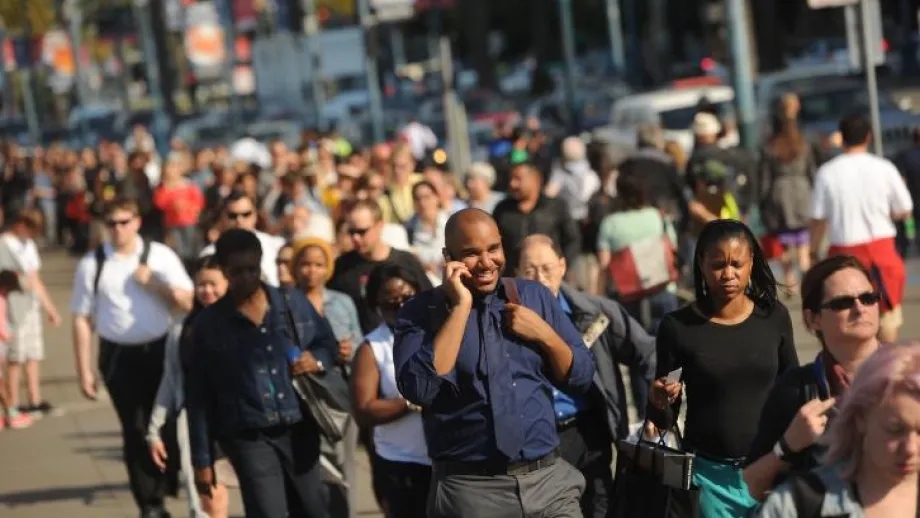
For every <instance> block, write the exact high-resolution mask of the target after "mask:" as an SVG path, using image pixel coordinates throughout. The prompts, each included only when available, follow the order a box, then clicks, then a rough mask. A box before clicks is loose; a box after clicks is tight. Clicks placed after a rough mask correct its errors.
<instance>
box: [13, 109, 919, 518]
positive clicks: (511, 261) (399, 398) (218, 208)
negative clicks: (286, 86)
mask: <svg viewBox="0 0 920 518" xmlns="http://www.w3.org/2000/svg"><path fill="white" fill-rule="evenodd" d="M798 109H799V107H798V100H797V99H796V98H795V97H794V96H787V97H784V98H783V99H782V100H781V102H780V103H779V104H778V105H777V107H776V113H775V121H774V122H775V123H774V133H773V135H772V136H771V137H769V138H768V139H767V140H766V141H765V143H764V145H763V146H762V149H761V150H760V152H759V154H758V155H757V156H756V157H754V156H751V155H750V154H748V153H746V152H744V151H741V150H739V149H737V148H733V147H729V146H726V145H725V144H724V139H722V138H721V137H722V133H723V127H724V125H723V124H722V122H721V121H720V120H719V118H718V116H717V115H716V114H715V113H713V112H712V111H711V110H710V109H709V108H708V107H707V106H701V107H700V110H699V112H698V113H697V115H696V116H695V118H694V121H693V126H692V128H691V129H692V130H693V132H694V134H695V137H696V145H695V147H694V150H693V152H692V153H691V154H690V156H683V154H682V153H681V150H680V148H679V147H675V146H674V145H673V144H672V143H668V142H665V141H664V139H663V137H662V135H663V132H662V130H661V128H659V127H657V126H655V125H644V126H642V127H641V128H640V129H639V130H638V132H637V147H638V150H637V151H636V152H635V153H633V154H631V155H630V156H628V157H626V159H625V160H623V161H621V162H620V163H613V162H612V161H611V160H610V159H609V156H608V155H607V154H606V153H604V150H603V148H602V147H599V146H595V145H589V144H586V143H585V142H583V141H582V140H580V139H579V138H577V137H570V138H566V139H564V140H562V141H561V142H558V143H548V142H547V141H546V139H545V138H544V137H543V136H542V135H540V134H539V131H538V130H535V129H534V127H530V128H529V129H528V130H527V131H523V130H515V129H509V128H505V127H502V128H499V130H497V131H496V145H494V146H493V150H495V151H494V153H493V156H491V157H490V160H489V161H488V162H480V163H475V164H473V165H472V166H471V167H470V168H469V170H468V171H453V170H452V169H451V166H450V163H448V162H446V161H444V160H443V153H429V152H428V151H431V150H430V149H428V148H427V147H426V146H427V144H425V145H419V143H418V142H414V141H412V139H407V140H406V141H398V142H393V143H389V144H378V145H375V146H373V147H370V148H367V149H358V148H354V149H353V148H352V147H351V146H350V145H345V143H343V142H342V141H341V140H340V139H338V138H337V137H336V136H335V135H333V134H330V135H326V136H322V137H320V136H317V135H306V136H305V138H304V142H303V145H302V146H301V147H300V148H298V149H288V148H287V147H286V146H285V144H283V143H281V142H270V143H267V145H262V144H260V143H258V142H255V141H254V140H252V139H248V138H244V139H243V140H242V141H240V142H237V143H235V144H233V145H232V146H226V147H224V146H217V147H214V148H206V149H189V148H188V146H187V145H186V144H185V143H183V142H181V141H179V140H175V141H174V142H172V143H171V146H170V152H169V153H168V154H167V155H166V156H159V155H158V154H157V153H156V151H155V150H154V149H153V147H152V145H151V142H152V141H151V139H149V135H146V133H145V130H143V128H137V129H136V131H135V134H134V135H133V136H132V138H131V139H129V141H128V142H127V143H126V145H124V146H123V145H121V144H119V143H112V142H107V143H103V144H102V145H100V147H99V148H98V149H87V150H83V151H82V152H80V153H76V152H73V151H70V150H67V149H63V148H56V147H53V148H49V149H47V150H41V149H37V150H32V151H31V152H29V153H26V152H25V151H24V150H22V149H19V148H17V147H16V146H13V145H7V146H6V148H5V149H4V150H3V153H2V159H3V164H2V166H3V174H4V176H3V185H2V187H3V190H2V193H3V196H2V197H3V199H4V200H5V202H4V205H3V208H4V217H5V220H6V223H7V225H6V231H5V233H4V234H3V236H2V237H0V295H2V297H0V300H2V301H3V303H4V304H5V305H6V306H7V310H6V314H7V315H8V327H9V330H4V328H5V327H7V326H4V325H0V338H2V337H3V336H4V335H6V337H7V338H6V339H4V340H3V341H4V343H5V345H6V350H5V351H4V352H5V354H4V358H5V368H4V384H3V388H4V390H3V391H2V392H0V399H2V403H3V406H4V410H5V413H4V419H3V421H2V422H3V424H4V425H5V426H9V427H11V428H25V427H28V425H29V424H31V421H32V420H33V419H35V418H38V417H40V416H42V415H44V414H46V413H48V412H50V411H52V408H51V405H50V404H48V403H47V402H45V401H43V399H42V397H41V394H40V392H39V379H40V377H39V367H38V366H39V364H40V360H41V359H42V357H43V351H42V339H41V331H42V318H44V317H47V320H48V321H49V323H51V324H52V325H57V324H59V323H60V320H61V318H60V316H59V313H58V311H57V309H56V308H55V307H54V305H53V304H52V302H51V301H50V299H49V297H48V295H47V292H46V290H45V288H44V285H43V283H42V281H41V275H40V273H39V272H40V269H41V260H40V253H39V247H40V246H44V245H46V244H53V243H55V242H59V243H62V244H64V245H66V246H68V247H69V248H70V249H71V250H72V252H73V253H74V254H76V255H78V256H80V257H81V258H80V260H79V262H78V264H77V269H76V274H75V279H74V283H73V293H72V300H71V308H70V309H71V314H72V316H73V345H74V351H75V356H76V369H77V374H78V378H79V380H80V388H81V390H82V392H83V394H84V395H85V396H86V397H88V398H91V399H95V398H96V397H97V395H98V390H99V387H100V385H104V386H105V388H106V390H107V392H108V393H109V394H110V396H111V399H112V402H113V405H114V407H115V410H116V413H117V414H118V418H119V421H120V423H121V427H122V441H123V454H124V462H125V465H126V468H127V472H128V476H129V480H130V488H131V492H132V495H133V497H134V500H135V502H136V504H137V506H138V509H139V512H140V514H141V516H142V517H144V518H162V517H167V516H169V514H168V513H167V511H166V510H165V507H164V499H165V498H167V497H168V496H169V495H171V494H173V495H174V494H176V492H177V491H178V489H179V485H180V484H179V482H180V476H179V473H180V471H181V472H184V473H185V475H186V481H187V483H186V485H185V492H186V493H187V495H188V504H189V512H190V514H191V515H192V516H195V517H204V516H210V517H212V518H217V517H223V516H227V515H228V494H227V492H228V487H239V489H240V492H241V494H242V498H243V504H244V507H245V509H246V516H248V517H252V518H284V517H287V516H292V517H294V516H297V517H317V518H320V517H322V518H325V517H338V516H346V515H347V512H348V509H347V500H348V499H347V497H346V496H344V494H345V492H347V489H346V488H347V486H348V481H343V480H341V473H343V472H345V471H347V470H345V469H344V468H345V466H344V464H345V463H346V462H348V459H347V458H346V456H345V455H343V453H342V444H341V440H340V439H341V438H340V437H335V436H332V435H331V434H330V433H329V429H328V427H327V426H320V425H319V424H320V421H322V418H321V416H318V414H317V412H319V410H317V407H316V406H315V405H310V404H307V403H305V401H304V398H303V396H302V394H301V392H300V391H299V390H295V388H296V387H298V386H299V385H295V383H294V381H295V378H296V379H298V380H301V379H303V380H314V381H316V382H317V383H320V385H321V386H324V387H332V389H330V390H334V388H335V387H338V386H341V387H344V390H345V392H346V393H347V397H348V398H349V400H350V405H348V406H349V409H348V410H349V411H350V413H351V417H352V419H353V421H354V423H356V424H357V425H358V427H359V429H360V430H361V431H360V437H361V439H360V440H361V443H362V444H363V446H364V449H365V450H366V452H367V455H368V457H369V459H370V464H371V467H372V480H373V490H374V493H375V497H376V499H377V501H378V503H379V505H380V507H381V509H382V510H383V512H384V513H385V514H386V515H387V516H389V517H392V518H413V517H426V516H430V517H461V516H462V517H469V516H489V517H492V516H495V517H525V516H526V517H531V516H534V517H536V516H540V517H573V516H586V517H612V516H619V514H617V512H618V511H617V510H618V509H622V508H623V503H622V501H621V500H622V499H624V498H628V497H630V495H624V492H623V491H622V490H621V489H618V486H617V479H618V477H620V476H621V475H622V474H623V471H622V470H623V469H625V468H623V466H621V464H619V463H616V462H615V459H616V457H617V455H616V452H617V449H618V448H617V445H618V444H620V443H623V442H624V441H630V440H635V439H636V436H637V435H638V436H640V437H646V438H647V437H653V436H654V435H655V434H656V433H666V432H667V433H668V434H670V435H672V436H675V435H677V436H679V437H680V441H679V443H678V446H677V447H678V448H679V449H680V450H681V451H683V452H687V453H692V454H693V455H694V462H693V472H692V483H693V487H694V488H695V493H694V494H695V495H696V496H695V497H694V501H695V505H696V507H697V514H695V516H703V517H707V518H709V517H712V518H716V517H718V518H722V517H726V518H727V517H744V516H749V515H751V514H752V513H760V516H764V517H774V516H800V515H801V516H817V514H815V513H814V512H812V511H811V510H810V509H812V508H811V507H807V506H808V505H817V506H818V507H817V508H818V509H824V512H826V513H827V512H829V513H831V514H823V515H827V516H831V515H833V516H837V515H841V513H842V514H843V515H847V516H915V514H916V510H917V508H918V505H917V496H918V495H917V487H918V486H917V473H918V471H920V417H918V415H920V414H918V413H917V412H918V411H920V408H918V405H920V393H918V386H917V381H916V377H917V376H918V371H917V369H918V368H920V360H918V358H920V352H918V348H920V346H917V345H891V344H893V343H895V342H896V341H897V340H898V334H899V329H900V327H901V325H902V323H903V315H902V310H901V303H902V300H903V297H904V290H905V285H906V274H905V267H904V260H903V257H902V253H903V252H904V249H903V247H899V242H901V241H903V239H900V240H899V234H898V232H899V229H900V228H901V227H902V226H901V225H900V222H903V221H904V220H906V219H907V218H909V217H910V216H911V214H912V212H913V210H914V205H913V202H912V199H913V198H914V196H916V195H917V194H920V193H914V192H913V191H912V190H911V186H912V183H911V182H910V181H907V182H905V181H904V178H906V177H908V176H909V175H908V174H907V173H905V166H904V165H903V164H910V163H911V162H909V161H904V160H899V161H897V162H896V163H898V166H895V165H893V164H892V163H891V162H889V161H887V160H885V159H882V158H879V157H875V156H873V155H871V154H870V153H869V152H868V148H869V146H870V144H871V138H872V137H871V131H870V125H869V124H868V122H867V121H866V119H865V118H863V117H861V116H855V115H854V116H846V117H844V118H843V119H842V120H841V122H840V128H839V136H840V138H839V140H840V143H841V146H840V148H839V149H818V148H815V147H814V146H812V145H810V144H809V143H808V142H807V140H806V139H805V138H804V136H803V135H802V134H801V133H800V132H799V130H798V127H797V124H796V118H797V115H798ZM415 133H416V134H417V138H418V139H421V141H424V142H427V140H428V138H427V134H426V133H425V132H424V131H421V130H419V131H416V132H415ZM501 150H503V151H501ZM899 167H900V170H899ZM899 173H901V174H899ZM902 174H903V177H904V178H902ZM17 189H19V191H17ZM23 189H24V190H23ZM17 192H18V193H19V194H16V193H17ZM10 193H13V194H10ZM7 201H8V202H9V203H7ZM827 244H829V245H830V247H829V249H827V252H826V254H825V253H824V250H825V249H826V248H827V247H826V245H827ZM825 256H826V257H825ZM773 260H779V264H780V268H781V272H782V282H778V281H777V280H776V279H775V278H774V273H773V268H772V265H771V261H773ZM13 274H15V275H13ZM795 296H800V297H801V300H802V308H803V309H802V314H801V316H800V317H801V318H803V319H804V321H805V323H806V327H807V328H808V330H809V331H811V332H812V333H814V334H815V335H816V336H817V337H818V339H819V341H820V343H821V352H820V354H819V355H818V356H817V357H816V358H815V359H814V361H812V362H810V363H807V364H806V365H800V362H799V358H798V356H797V353H796V348H795V336H794V335H793V332H792V318H799V316H796V317H793V316H791V315H790V312H789V310H788V309H787V308H786V306H785V304H784V300H788V299H789V298H791V297H795ZM0 320H2V319H0ZM0 324H2V322H0ZM94 335H95V337H97V338H98V340H99V343H100V347H99V353H98V357H93V354H92V349H93V348H92V347H91V344H92V340H93V336H94ZM621 366H622V367H623V368H624V370H625V371H627V372H628V373H629V375H628V376H624V375H623V374H622V372H623V371H621ZM23 376H24V378H25V381H26V387H27V391H26V393H27V399H26V400H25V401H21V400H20V399H21V398H20V396H19V385H20V379H21V377H23ZM854 387H863V390H861V391H859V392H858V393H854V391H853V390H851V388H854ZM630 399H632V401H633V402H634V405H633V408H630V407H629V404H628V401H629V400H630ZM682 411H683V412H685V413H686V418H685V419H684V420H681V419H679V417H678V416H680V415H681V413H682ZM630 416H636V417H637V418H638V421H633V422H631V421H630V419H631V417H630ZM679 423H680V426H678V424H679ZM637 429H638V431H636V430H637ZM333 435H334V434H333ZM813 469H814V470H815V471H812V470H813ZM803 494H804V495H806V496H805V497H803V496H802V495H803ZM631 496H632V497H636V495H631ZM639 496H641V495H639ZM803 498H810V499H811V500H809V501H803V500H802V499H803ZM815 499H818V504H814V502H813V501H814V500H815ZM821 502H823V504H822V503H821ZM822 505H823V507H822ZM905 506H906V507H905ZM831 507H833V509H832V508H831ZM892 510H896V512H895V511H892ZM799 513H801V514H799ZM834 513H836V514H834ZM847 513H849V514H847ZM859 513H862V514H859Z"/></svg>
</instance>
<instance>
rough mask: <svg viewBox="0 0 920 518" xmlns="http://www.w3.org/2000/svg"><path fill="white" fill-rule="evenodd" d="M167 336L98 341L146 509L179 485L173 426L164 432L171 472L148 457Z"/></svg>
mask: <svg viewBox="0 0 920 518" xmlns="http://www.w3.org/2000/svg"><path fill="white" fill-rule="evenodd" d="M165 345H166V338H165V337H164V338H161V339H159V340H155V341H153V342H150V343H147V344H143V345H118V344H116V343H114V342H109V341H108V340H100V345H99V372H101V373H102V379H103V381H104V382H105V387H106V390H108V392H109V396H110V397H111V398H112V403H113V404H114V406H115V412H116V413H117V414H118V420H119V421H120V422H121V437H122V450H123V455H124V462H125V467H126V468H127V470H128V480H129V482H130V486H131V494H132V496H133V497H134V501H135V503H137V506H138V508H139V509H141V510H142V511H147V510H151V509H158V508H161V507H162V506H163V498H164V497H165V496H166V494H167V493H173V494H175V492H176V489H177V487H178V470H179V466H178V459H179V455H178V447H177V446H176V444H177V443H176V439H175V437H176V434H175V431H176V427H175V422H174V421H170V422H168V423H167V426H166V428H165V430H164V439H165V440H166V441H165V442H166V444H167V447H168V449H169V452H170V453H169V460H170V461H169V463H168V468H169V469H167V473H165V474H164V473H162V472H161V471H160V470H159V469H158V468H157V467H156V465H155V464H154V463H153V460H152V459H151V458H150V450H149V448H148V446H147V440H146V436H147V425H148V423H150V413H151V412H152V410H153V403H154V399H156V395H157V389H158V388H159V386H160V378H162V377H163V355H164V352H165Z"/></svg>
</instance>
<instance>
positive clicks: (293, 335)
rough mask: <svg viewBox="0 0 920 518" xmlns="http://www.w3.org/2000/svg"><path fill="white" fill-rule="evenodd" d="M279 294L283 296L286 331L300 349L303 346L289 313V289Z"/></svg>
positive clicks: (292, 316) (292, 314)
mask: <svg viewBox="0 0 920 518" xmlns="http://www.w3.org/2000/svg"><path fill="white" fill-rule="evenodd" d="M281 293H282V295H284V320H285V322H286V323H287V328H288V331H289V332H290V333H291V338H293V339H294V342H295V344H296V345H297V348H298V349H302V348H303V346H302V345H301V343H300V333H298V332H297V326H296V325H295V324H294V313H293V312H292V311H291V292H290V289H282V290H281Z"/></svg>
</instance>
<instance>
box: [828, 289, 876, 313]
mask: <svg viewBox="0 0 920 518" xmlns="http://www.w3.org/2000/svg"><path fill="white" fill-rule="evenodd" d="M880 300H882V296H881V295H879V294H878V292H875V291H867V292H865V293H860V294H859V295H855V296H854V295H842V296H840V297H834V298H832V299H830V300H828V301H826V302H824V303H822V304H821V309H829V310H831V311H846V310H850V309H853V308H854V307H855V306H856V301H859V303H860V304H862V305H863V306H874V305H876V304H878V303H879V301H880Z"/></svg>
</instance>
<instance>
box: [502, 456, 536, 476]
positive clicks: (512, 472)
mask: <svg viewBox="0 0 920 518" xmlns="http://www.w3.org/2000/svg"><path fill="white" fill-rule="evenodd" d="M534 463H535V461H526V460H522V461H518V462H512V463H511V464H508V469H506V470H505V474H506V475H509V476H519V475H526V474H528V473H530V472H531V471H533V470H532V469H530V468H531V466H532V465H533V464H534Z"/></svg>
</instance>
